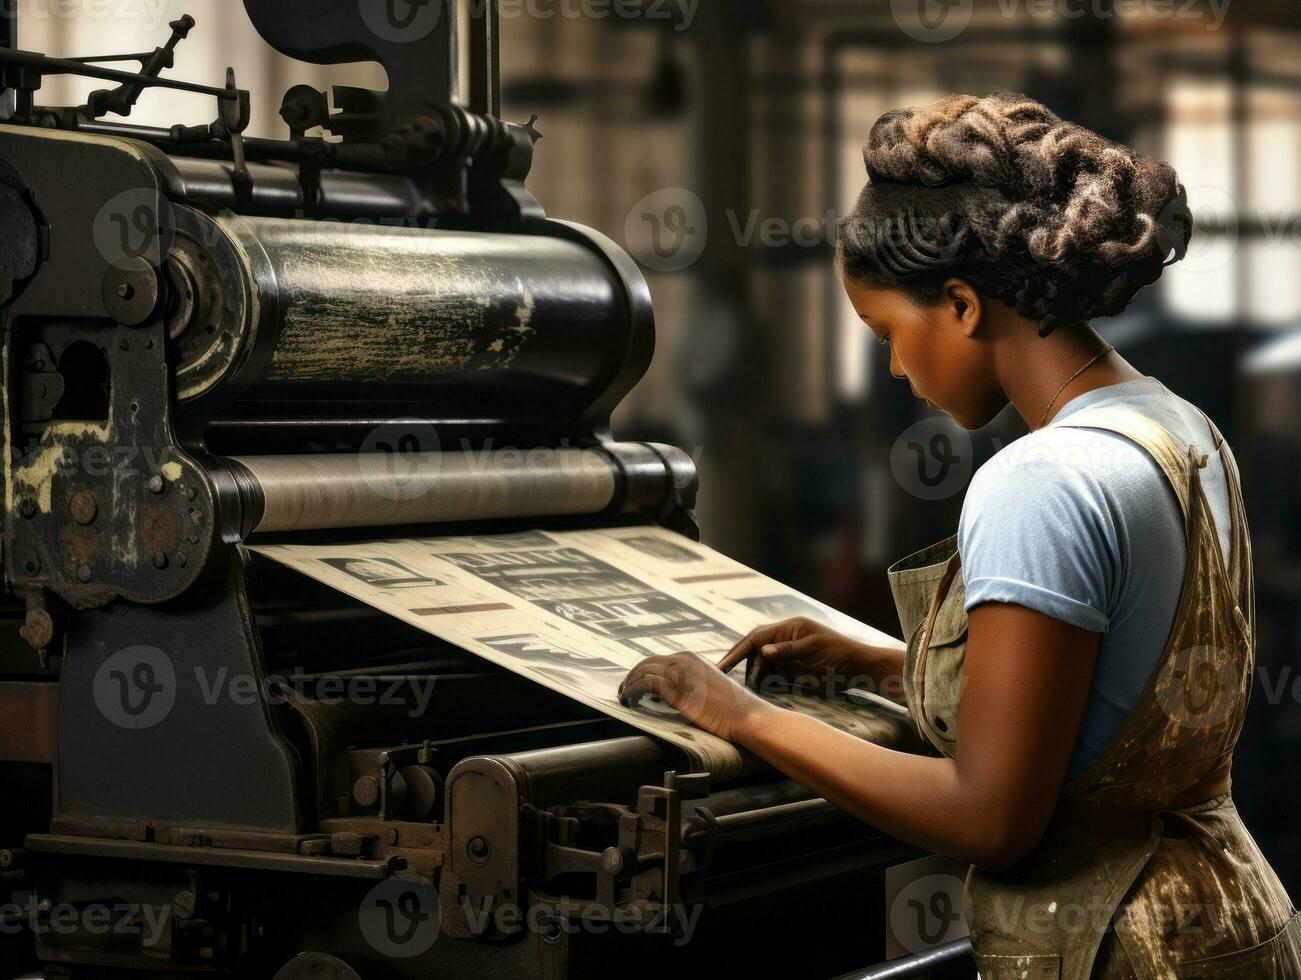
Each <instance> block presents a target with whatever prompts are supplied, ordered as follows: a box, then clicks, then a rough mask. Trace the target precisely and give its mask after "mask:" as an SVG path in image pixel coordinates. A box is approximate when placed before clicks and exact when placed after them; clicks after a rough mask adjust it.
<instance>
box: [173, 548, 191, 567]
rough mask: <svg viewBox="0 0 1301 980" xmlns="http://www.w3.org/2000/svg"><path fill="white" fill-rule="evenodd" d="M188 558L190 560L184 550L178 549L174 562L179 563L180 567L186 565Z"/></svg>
mask: <svg viewBox="0 0 1301 980" xmlns="http://www.w3.org/2000/svg"><path fill="white" fill-rule="evenodd" d="M189 560H190V556H189V555H187V554H186V553H185V552H184V551H178V552H177V553H176V564H178V565H180V566H181V567H182V568H184V567H185V566H186V564H187V563H188V562H189Z"/></svg>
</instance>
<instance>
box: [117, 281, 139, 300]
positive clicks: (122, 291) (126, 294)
mask: <svg viewBox="0 0 1301 980" xmlns="http://www.w3.org/2000/svg"><path fill="white" fill-rule="evenodd" d="M135 293H136V291H135V289H133V288H132V286H131V284H130V283H129V282H120V283H118V286H117V294H118V296H120V297H121V298H122V299H130V298H131V297H132V296H134V295H135Z"/></svg>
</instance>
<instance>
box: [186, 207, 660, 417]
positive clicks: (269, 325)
mask: <svg viewBox="0 0 1301 980" xmlns="http://www.w3.org/2000/svg"><path fill="white" fill-rule="evenodd" d="M174 212H175V215H176V217H175V221H174V226H175V227H176V229H177V230H176V233H175V235H174V236H173V237H172V241H174V243H175V248H174V249H173V251H174V253H176V254H175V255H174V256H173V260H172V263H171V266H169V269H168V273H169V275H170V276H171V278H172V280H173V286H174V287H175V288H174V292H175V293H176V295H178V296H180V297H181V302H180V304H179V306H178V308H177V309H176V310H175V311H174V312H173V313H172V316H171V323H170V328H171V333H172V336H173V337H174V338H175V339H176V341H177V344H178V346H179V347H180V349H181V350H182V352H183V355H184V356H183V363H182V365H181V368H180V374H181V376H182V377H183V378H186V379H187V380H188V379H189V378H190V377H191V376H192V375H195V376H202V383H201V384H190V385H188V386H186V387H184V388H183V390H182V392H181V400H182V402H185V401H186V400H187V399H192V398H195V397H198V396H200V395H202V396H205V400H207V397H208V396H210V397H211V398H212V399H213V400H214V401H215V402H216V404H229V403H230V402H231V401H232V400H233V399H236V398H239V397H240V396H241V395H246V396H247V399H248V400H249V401H250V402H255V403H256V402H265V401H267V400H272V401H283V400H284V399H286V398H288V399H290V400H296V399H307V400H311V401H313V402H318V403H319V402H324V401H328V402H347V401H360V400H365V401H370V402H375V403H379V404H394V403H396V402H397V401H401V400H406V401H408V402H409V401H410V400H411V399H412V398H413V397H415V398H420V399H423V398H424V397H427V395H428V386H429V385H430V384H439V385H446V384H448V383H451V384H457V383H460V384H462V385H464V386H472V387H473V388H475V389H476V390H478V391H483V390H485V389H486V388H492V387H494V386H497V387H498V390H505V389H504V388H503V386H509V390H510V391H514V392H516V393H517V394H520V395H521V397H524V398H526V399H529V400H531V401H532V402H533V403H534V406H535V409H540V410H542V411H547V412H548V413H551V412H553V411H554V410H555V409H556V408H558V407H559V405H558V404H557V403H556V399H559V402H560V403H564V404H568V405H572V408H571V409H569V412H574V413H576V412H581V411H582V410H583V409H585V408H586V407H587V406H589V405H591V404H592V403H593V402H594V401H595V400H597V399H599V398H600V397H601V396H603V395H604V394H605V393H606V392H607V391H608V390H609V389H610V388H611V386H617V388H618V391H619V392H620V394H621V393H622V391H623V390H624V389H625V388H627V387H630V386H631V384H632V383H634V382H635V380H636V379H637V378H639V377H640V376H641V374H642V373H643V372H644V370H645V367H646V364H647V363H649V358H650V352H651V346H652V341H651V340H650V339H649V338H650V336H651V334H650V330H651V329H653V328H652V326H651V324H650V323H649V320H648V319H647V317H646V314H645V313H644V312H643V308H644V307H645V306H646V304H645V303H644V296H643V293H644V291H645V283H644V281H642V280H641V279H640V276H639V275H637V274H634V271H635V270H629V269H626V268H623V267H622V266H619V265H618V264H617V263H616V262H615V261H614V260H613V259H612V258H611V257H610V255H609V254H607V250H606V249H605V247H604V245H603V243H602V240H600V239H599V236H596V235H595V233H590V232H586V231H582V230H579V229H575V228H572V227H570V226H565V225H561V224H559V223H548V224H546V225H545V226H541V227H540V228H539V233H537V234H527V235H520V234H514V235H507V234H497V233H489V232H472V231H448V230H436V229H425V228H419V227H391V226H388V225H382V224H377V223H374V222H368V223H359V222H349V223H342V222H331V221H301V220H295V219H281V218H259V217H248V216H239V215H230V214H226V215H220V216H217V217H215V218H209V217H207V216H204V215H201V214H199V213H198V212H195V211H194V210H193V209H190V208H187V207H186V206H184V205H175V206H174ZM208 270H213V273H212V274H209V272H208ZM236 300H239V302H236ZM625 377H626V380H625V381H623V383H622V384H620V383H619V380H620V379H624V378H625ZM444 403H446V399H444ZM561 411H562V412H563V411H565V410H564V409H561Z"/></svg>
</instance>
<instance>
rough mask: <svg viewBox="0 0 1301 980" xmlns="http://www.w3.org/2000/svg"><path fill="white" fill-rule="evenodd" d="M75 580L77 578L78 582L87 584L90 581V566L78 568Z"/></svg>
mask: <svg viewBox="0 0 1301 980" xmlns="http://www.w3.org/2000/svg"><path fill="white" fill-rule="evenodd" d="M77 578H78V579H79V580H80V581H82V582H89V581H90V566H89V565H82V566H81V567H80V568H78V569H77Z"/></svg>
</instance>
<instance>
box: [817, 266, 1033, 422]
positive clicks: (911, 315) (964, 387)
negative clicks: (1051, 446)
mask: <svg viewBox="0 0 1301 980" xmlns="http://www.w3.org/2000/svg"><path fill="white" fill-rule="evenodd" d="M841 282H842V283H843V284H844V287H845V294H846V295H847V296H848V297H849V302H850V303H851V304H853V307H854V310H855V312H857V313H858V315H859V317H860V318H861V319H862V321H863V322H864V323H865V324H867V326H868V328H869V329H870V330H871V331H872V333H873V334H875V335H876V338H877V339H878V340H880V341H881V342H882V343H885V344H888V345H889V347H890V373H891V374H892V375H894V376H895V377H896V378H899V379H907V381H908V384H909V386H910V387H911V388H912V392H913V394H914V395H916V396H917V397H918V398H921V399H924V400H925V401H926V402H927V404H929V405H931V406H933V407H935V408H938V409H941V410H942V411H945V412H947V413H949V415H951V416H953V419H954V420H955V421H956V422H957V423H958V424H959V425H961V426H962V427H963V428H964V429H979V428H981V427H982V426H985V425H987V424H989V423H990V422H991V421H992V420H993V418H994V416H996V415H997V414H998V413H999V412H1001V411H1002V410H1003V408H1004V407H1005V406H1006V405H1007V396H1006V395H1005V394H1004V393H1003V391H1002V389H1001V387H1000V386H999V384H998V379H997V377H996V376H995V373H994V365H993V354H992V347H991V344H990V342H989V340H990V338H989V336H988V334H989V331H988V330H987V329H986V330H982V329H981V327H982V324H981V312H982V302H983V301H982V300H981V298H980V296H979V295H978V294H977V293H976V292H975V290H974V289H972V288H971V286H970V285H969V284H967V283H966V282H963V281H962V280H958V279H954V280H950V281H949V282H947V283H945V285H944V289H943V291H942V293H941V295H940V298H939V299H938V300H937V301H936V302H935V303H933V304H925V303H921V302H920V301H918V300H916V299H914V298H913V297H912V296H911V295H909V294H908V293H906V292H904V291H903V290H902V289H899V288H898V287H894V286H878V285H873V284H871V283H866V282H861V281H859V280H856V279H852V278H850V277H848V276H843V275H842V276H841Z"/></svg>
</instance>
